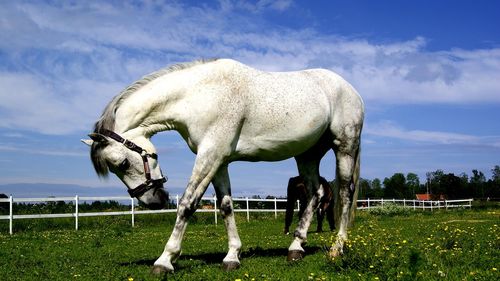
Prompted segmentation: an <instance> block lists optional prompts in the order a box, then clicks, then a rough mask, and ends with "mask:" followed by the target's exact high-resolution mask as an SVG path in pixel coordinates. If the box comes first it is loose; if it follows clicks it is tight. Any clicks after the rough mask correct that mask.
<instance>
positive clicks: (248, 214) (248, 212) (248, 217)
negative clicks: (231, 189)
mask: <svg viewBox="0 0 500 281" xmlns="http://www.w3.org/2000/svg"><path fill="white" fill-rule="evenodd" d="M246 200H247V221H250V207H249V205H248V197H246Z"/></svg>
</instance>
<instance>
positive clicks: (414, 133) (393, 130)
mask: <svg viewBox="0 0 500 281" xmlns="http://www.w3.org/2000/svg"><path fill="white" fill-rule="evenodd" d="M363 132H364V134H365V135H367V136H369V137H370V136H371V137H373V136H375V137H384V138H389V139H391V138H392V139H399V140H405V141H411V142H417V143H428V144H444V145H466V146H489V147H497V148H498V147H500V146H499V143H500V136H474V135H469V134H459V133H452V132H441V131H427V130H411V129H406V128H404V127H401V126H399V125H398V124H396V123H395V122H393V121H388V120H385V121H381V122H379V123H376V124H370V123H368V124H365V128H364V129H363ZM368 143H369V144H373V143H374V140H373V139H369V140H368Z"/></svg>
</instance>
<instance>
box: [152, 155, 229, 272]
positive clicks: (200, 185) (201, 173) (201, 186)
mask: <svg viewBox="0 0 500 281" xmlns="http://www.w3.org/2000/svg"><path fill="white" fill-rule="evenodd" d="M219 163H220V161H217V160H216V159H214V158H211V157H208V156H207V155H204V154H200V153H199V154H198V156H197V157H196V161H195V165H194V168H193V173H192V175H191V178H190V180H189V184H188V186H187V188H186V191H185V192H184V194H183V195H182V198H181V200H180V202H179V207H178V208H177V219H176V221H175V226H174V229H173V231H172V234H171V235H170V238H169V239H168V242H167V244H166V245H165V249H164V251H163V253H162V254H161V256H160V257H159V258H158V259H157V260H156V261H155V263H154V267H153V271H152V272H153V273H154V274H161V273H164V272H173V271H174V267H173V265H172V263H173V262H174V261H175V260H176V259H177V258H178V257H179V255H180V253H181V242H182V238H183V237H184V232H185V231H186V227H187V222H188V219H189V218H190V217H191V216H192V215H193V213H194V212H195V211H196V207H197V206H198V203H199V202H200V200H201V197H202V196H203V194H205V191H206V189H207V187H208V184H209V183H210V181H211V180H212V178H213V176H214V175H215V173H216V172H217V168H218V167H219V165H220V164H219Z"/></svg>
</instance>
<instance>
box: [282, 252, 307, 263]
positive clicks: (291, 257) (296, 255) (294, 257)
mask: <svg viewBox="0 0 500 281" xmlns="http://www.w3.org/2000/svg"><path fill="white" fill-rule="evenodd" d="M302 258H304V251H300V250H292V251H288V256H287V258H286V260H287V261H299V260H301V259H302Z"/></svg>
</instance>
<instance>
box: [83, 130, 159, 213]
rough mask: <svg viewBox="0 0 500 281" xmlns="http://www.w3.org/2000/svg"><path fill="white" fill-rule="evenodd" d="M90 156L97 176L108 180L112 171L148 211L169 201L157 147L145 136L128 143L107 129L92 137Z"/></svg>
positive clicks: (87, 141) (91, 135) (89, 142)
mask: <svg viewBox="0 0 500 281" xmlns="http://www.w3.org/2000/svg"><path fill="white" fill-rule="evenodd" d="M89 136H90V138H91V139H90V140H83V142H84V143H86V144H88V145H89V146H90V147H91V149H90V157H91V159H92V163H93V164H94V168H95V170H96V172H97V174H98V175H99V176H101V177H106V176H107V175H108V173H109V171H111V172H112V173H114V174H115V175H116V176H118V178H119V179H120V180H121V181H122V182H123V183H124V184H125V185H126V186H127V187H128V192H129V194H130V196H131V197H136V198H137V199H138V200H139V201H141V202H142V203H144V204H145V205H146V206H147V207H148V208H151V209H160V208H162V207H164V206H165V204H166V203H167V201H168V192H166V191H165V189H164V188H163V183H164V182H166V179H165V178H164V177H163V174H162V172H161V169H160V166H159V164H158V157H157V155H156V153H154V152H155V148H154V146H153V144H152V143H151V141H150V140H149V139H148V138H145V137H143V136H140V137H135V138H133V140H127V139H124V138H122V137H121V136H119V135H118V134H116V133H114V132H112V131H108V130H104V131H101V132H99V133H92V134H90V135H89Z"/></svg>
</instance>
